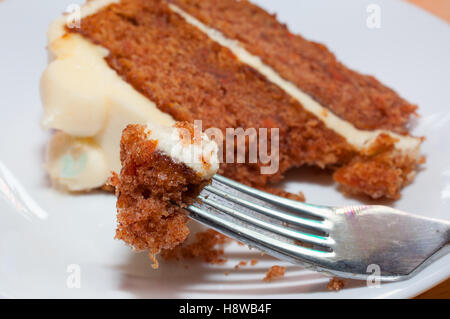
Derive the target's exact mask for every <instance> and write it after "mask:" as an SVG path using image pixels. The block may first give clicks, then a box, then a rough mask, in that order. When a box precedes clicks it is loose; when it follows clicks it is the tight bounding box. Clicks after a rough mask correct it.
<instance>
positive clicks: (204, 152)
mask: <svg viewBox="0 0 450 319" xmlns="http://www.w3.org/2000/svg"><path fill="white" fill-rule="evenodd" d="M217 150H218V147H217V144H216V143H215V142H213V141H211V140H209V139H208V137H207V136H206V135H205V134H202V132H200V131H199V130H194V127H193V126H192V125H191V124H188V123H186V122H177V123H176V124H175V126H173V127H163V126H159V125H154V124H149V125H147V126H145V125H128V126H127V127H126V128H125V129H124V131H123V135H122V139H121V142H120V159H121V162H122V169H121V172H120V175H118V176H115V177H114V178H113V179H112V184H113V185H114V186H115V189H116V195H117V198H118V199H117V211H118V214H117V220H118V226H117V231H116V238H118V239H121V240H123V241H125V242H126V243H127V244H129V245H131V246H132V247H133V248H134V249H136V250H147V251H149V252H150V255H151V256H154V255H155V254H157V253H159V252H160V251H161V250H162V249H172V248H174V247H175V246H177V245H179V244H180V243H182V242H183V241H184V240H185V239H186V237H187V235H188V234H189V229H188V228H187V226H186V222H187V216H186V212H185V211H184V208H185V207H186V205H188V204H190V203H192V202H194V201H195V198H196V197H197V196H198V194H199V193H200V191H201V190H202V188H203V187H204V186H206V185H207V184H208V183H209V182H210V181H211V178H212V176H213V175H214V174H215V173H216V171H217V170H218V168H219V162H218V158H217ZM154 260H155V261H156V259H154Z"/></svg>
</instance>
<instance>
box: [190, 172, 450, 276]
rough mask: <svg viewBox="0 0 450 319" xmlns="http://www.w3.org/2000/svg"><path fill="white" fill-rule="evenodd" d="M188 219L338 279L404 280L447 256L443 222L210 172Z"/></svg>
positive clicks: (447, 226) (448, 229)
mask: <svg viewBox="0 0 450 319" xmlns="http://www.w3.org/2000/svg"><path fill="white" fill-rule="evenodd" d="M199 197H200V199H201V201H200V202H198V203H195V204H193V205H190V206H189V207H188V208H187V209H188V211H189V215H190V217H191V218H193V219H195V220H197V221H199V222H201V223H203V224H205V225H207V226H209V227H211V228H213V229H215V230H217V231H219V232H221V233H223V234H225V235H227V236H229V237H231V238H233V239H236V240H238V241H240V242H242V243H245V244H247V245H249V246H251V247H255V248H258V249H260V250H261V251H263V252H265V253H267V254H269V255H271V256H274V257H277V258H279V259H281V260H286V261H289V262H292V263H294V264H300V265H302V266H304V267H306V268H310V269H313V270H316V271H321V272H325V273H328V274H332V275H335V276H339V277H342V278H352V279H361V280H362V279H367V278H368V276H372V277H371V278H378V279H379V280H381V281H399V280H404V279H407V278H410V277H412V276H414V275H415V274H416V273H418V272H419V271H420V270H422V269H423V268H425V267H426V266H427V265H429V264H430V263H431V262H432V261H434V260H436V259H437V258H439V257H441V256H443V255H445V254H447V253H449V252H450V249H449V248H450V245H448V243H449V241H450V222H448V221H442V220H437V219H430V218H424V217H420V216H414V215H411V214H408V213H405V212H402V211H400V210H397V209H393V208H390V207H386V206H367V205H356V206H355V205H354V206H345V207H328V206H318V205H311V204H305V203H302V202H298V201H294V200H290V199H286V198H282V197H278V196H275V195H272V194H268V193H265V192H262V191H260V190H257V189H255V188H251V187H248V186H245V185H243V184H240V183H237V182H235V181H232V180H230V179H227V178H225V177H222V176H219V175H215V176H214V178H213V181H212V183H211V184H210V185H208V186H207V187H205V188H204V189H203V191H202V192H201V193H200V196H199Z"/></svg>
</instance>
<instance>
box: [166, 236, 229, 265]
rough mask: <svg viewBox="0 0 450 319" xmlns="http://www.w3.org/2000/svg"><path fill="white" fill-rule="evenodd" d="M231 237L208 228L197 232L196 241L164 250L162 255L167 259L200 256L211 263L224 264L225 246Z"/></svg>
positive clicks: (225, 260)
mask: <svg viewBox="0 0 450 319" xmlns="http://www.w3.org/2000/svg"><path fill="white" fill-rule="evenodd" d="M230 241H231V239H229V238H228V237H226V236H225V235H222V234H220V233H218V232H216V231H215V230H212V229H208V230H206V231H203V232H199V233H197V234H195V241H194V242H193V243H191V244H182V245H180V246H177V247H175V248H174V249H172V250H163V251H162V252H161V256H162V257H163V258H164V259H165V260H180V259H195V258H200V259H202V260H203V261H204V262H207V263H210V264H224V263H226V262H227V259H226V258H225V257H224V249H223V246H224V245H225V244H227V243H229V242H230Z"/></svg>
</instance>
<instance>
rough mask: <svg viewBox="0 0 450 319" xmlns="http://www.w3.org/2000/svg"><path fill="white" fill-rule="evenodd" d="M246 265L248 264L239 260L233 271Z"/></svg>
mask: <svg viewBox="0 0 450 319" xmlns="http://www.w3.org/2000/svg"><path fill="white" fill-rule="evenodd" d="M247 264H248V262H247V261H245V260H241V261H240V262H239V263H238V264H237V265H236V266H234V269H235V270H238V269H239V267H245V266H247Z"/></svg>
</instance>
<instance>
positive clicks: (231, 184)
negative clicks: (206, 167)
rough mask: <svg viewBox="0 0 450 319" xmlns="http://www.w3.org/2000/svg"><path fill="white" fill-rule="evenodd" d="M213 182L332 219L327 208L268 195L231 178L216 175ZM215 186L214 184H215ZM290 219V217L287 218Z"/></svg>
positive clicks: (274, 202)
mask: <svg viewBox="0 0 450 319" xmlns="http://www.w3.org/2000/svg"><path fill="white" fill-rule="evenodd" d="M213 181H216V182H218V183H221V184H224V185H226V186H228V187H231V188H233V189H236V190H238V191H241V192H243V193H245V194H247V195H251V196H254V197H256V198H258V199H262V200H264V201H268V202H270V203H273V204H275V205H280V206H283V207H285V208H290V209H293V210H296V211H299V212H301V213H303V214H306V215H311V216H314V217H319V218H321V219H327V218H329V217H330V209H329V208H328V207H325V206H317V205H312V204H306V203H301V202H299V201H295V200H291V199H287V198H283V197H280V196H276V195H273V194H270V193H266V192H263V191H260V190H258V189H256V188H253V187H249V186H246V185H244V184H241V183H238V182H235V181H233V180H231V179H229V178H226V177H223V176H221V175H218V174H216V175H214V177H213ZM213 185H214V184H213ZM287 218H289V217H287Z"/></svg>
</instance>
